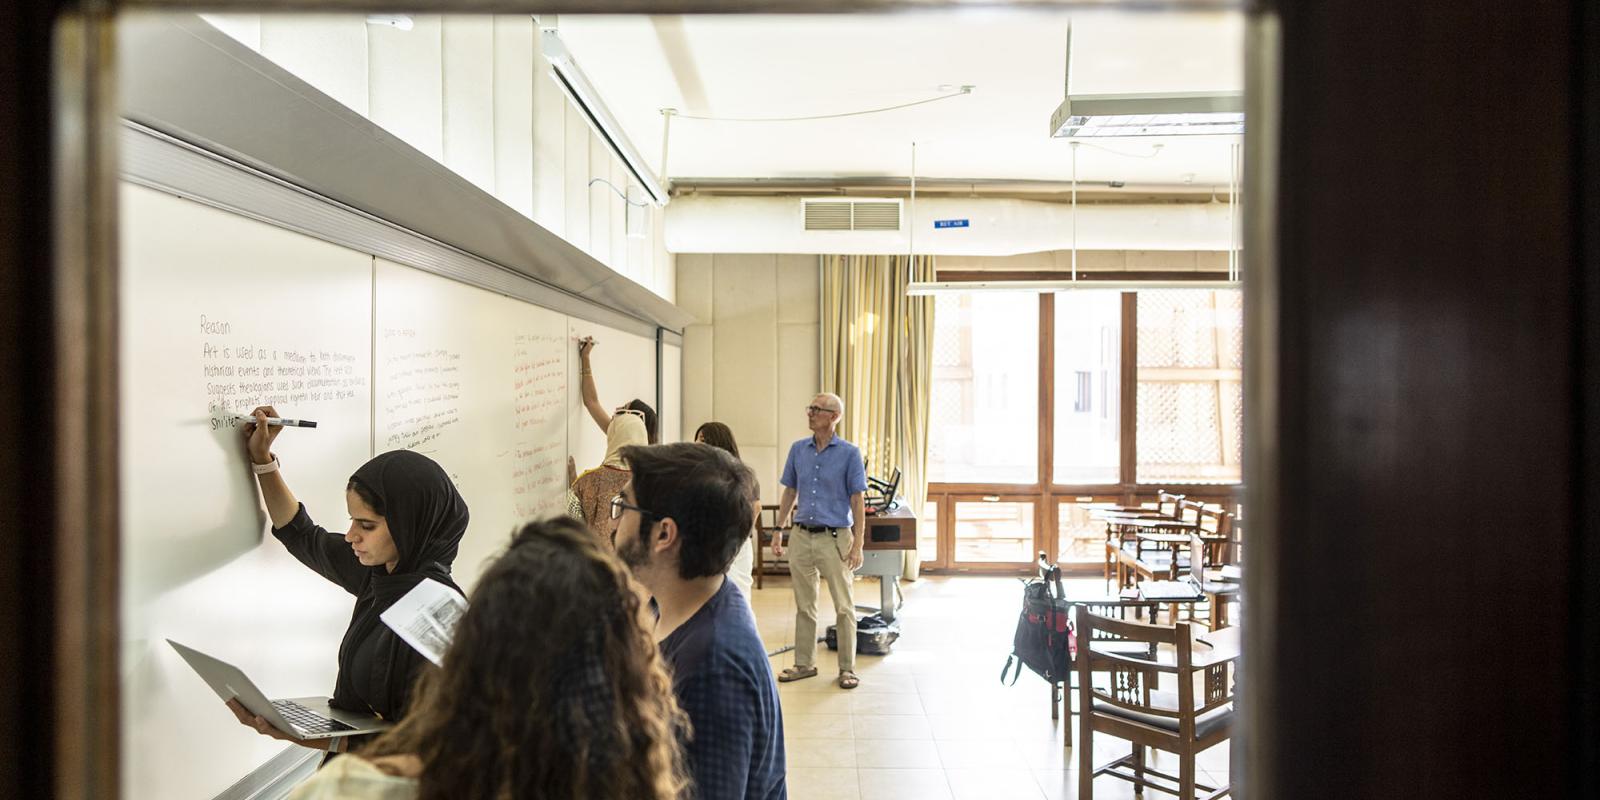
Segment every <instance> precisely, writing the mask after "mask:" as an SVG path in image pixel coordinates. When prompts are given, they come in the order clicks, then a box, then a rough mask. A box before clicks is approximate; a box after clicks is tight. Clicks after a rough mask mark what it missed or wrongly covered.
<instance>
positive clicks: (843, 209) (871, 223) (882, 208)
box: [800, 198, 900, 231]
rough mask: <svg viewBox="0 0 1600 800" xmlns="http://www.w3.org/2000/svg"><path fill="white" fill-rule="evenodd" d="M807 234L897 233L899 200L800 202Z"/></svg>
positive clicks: (898, 226)
mask: <svg viewBox="0 0 1600 800" xmlns="http://www.w3.org/2000/svg"><path fill="white" fill-rule="evenodd" d="M800 206H801V208H802V209H803V210H804V212H805V229H806V230H808V231H897V230H900V201H899V200H835V199H832V198H829V199H826V200H801V201H800Z"/></svg>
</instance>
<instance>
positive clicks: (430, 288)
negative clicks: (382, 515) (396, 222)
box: [373, 259, 568, 591]
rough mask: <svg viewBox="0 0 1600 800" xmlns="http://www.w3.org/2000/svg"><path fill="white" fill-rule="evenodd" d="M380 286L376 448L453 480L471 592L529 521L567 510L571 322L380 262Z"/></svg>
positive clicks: (458, 566)
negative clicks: (431, 465) (406, 455)
mask: <svg viewBox="0 0 1600 800" xmlns="http://www.w3.org/2000/svg"><path fill="white" fill-rule="evenodd" d="M375 280H376V287H377V288H376V293H375V295H374V296H375V298H376V308H377V312H376V313H377V324H376V328H375V330H376V338H375V350H374V357H373V368H374V387H375V391H374V396H375V405H374V410H373V430H374V436H375V449H376V451H377V452H380V453H381V452H385V451H388V450H399V449H410V450H416V451H417V452H419V453H422V454H424V455H426V456H428V457H429V458H432V459H433V460H435V461H437V462H439V464H440V465H441V466H443V467H444V468H445V471H446V472H448V473H450V477H451V479H452V480H454V481H455V483H456V488H457V490H459V491H460V492H461V495H462V497H464V498H465V499H466V501H467V508H468V510H469V512H470V514H471V521H470V523H469V524H468V527H467V535H466V537H465V538H464V539H463V540H462V542H461V550H460V552H459V554H458V555H457V557H456V563H455V568H454V574H455V578H456V580H457V582H459V583H460V584H461V586H462V588H463V589H468V590H469V591H470V587H471V586H472V585H473V584H474V583H475V582H476V581H477V577H478V575H479V574H480V573H481V571H482V570H483V568H484V566H485V565H486V563H487V562H488V561H489V560H490V559H491V558H493V556H494V555H496V554H497V553H498V552H499V551H500V550H501V549H502V548H503V547H504V546H505V544H506V542H507V541H508V540H509V536H510V534H511V533H512V531H513V529H514V528H515V527H516V525H517V524H518V523H519V522H520V521H522V520H524V519H527V518H531V517H545V516H550V515H552V514H557V513H561V512H562V511H563V510H564V509H565V502H564V501H565V497H566V486H565V475H566V456H567V420H566V413H565V407H566V398H567V349H568V348H567V339H566V332H567V317H566V316H565V315H563V314H559V313H556V312H554V311H549V310H546V309H543V308H539V307H537V306H533V305H529V304H527V303H523V302H521V301H519V300H514V299H511V298H507V297H503V296H501V295H497V294H494V293H491V292H487V291H484V290H482V289H477V288H474V287H471V286H466V285H464V284H460V283H456V282H454V281H450V280H447V279H444V278H440V277H438V276H435V275H431V274H428V273H425V272H421V271H419V270H415V269H411V268H410V267H405V266H402V265H399V264H394V263H390V262H388V261H385V260H383V259H378V260H377V270H376V275H375Z"/></svg>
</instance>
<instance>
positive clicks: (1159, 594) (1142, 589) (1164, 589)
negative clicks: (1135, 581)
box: [1139, 581, 1200, 600]
mask: <svg viewBox="0 0 1600 800" xmlns="http://www.w3.org/2000/svg"><path fill="white" fill-rule="evenodd" d="M1139 593H1140V594H1142V595H1144V599H1146V600H1185V599H1191V598H1196V597H1199V596H1200V592H1199V590H1197V589H1195V586H1194V584H1192V583H1190V582H1188V581H1145V582H1144V583H1141V584H1139Z"/></svg>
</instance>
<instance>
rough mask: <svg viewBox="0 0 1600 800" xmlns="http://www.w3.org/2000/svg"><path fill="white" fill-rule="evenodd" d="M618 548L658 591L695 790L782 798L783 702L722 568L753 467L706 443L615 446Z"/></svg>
mask: <svg viewBox="0 0 1600 800" xmlns="http://www.w3.org/2000/svg"><path fill="white" fill-rule="evenodd" d="M622 459H623V460H624V461H625V462H627V464H628V467H629V469H630V470H631V471H632V479H631V480H630V481H629V483H628V485H627V486H625V487H623V489H622V494H621V495H619V496H618V497H617V498H616V500H614V501H612V504H611V514H612V516H613V517H614V518H615V519H616V520H617V535H616V545H617V555H619V556H621V558H622V560H623V561H624V562H626V563H627V565H628V566H629V567H630V568H631V569H632V570H633V574H634V577H636V578H638V579H639V582H640V583H642V584H644V586H645V588H647V589H649V590H650V593H651V594H652V595H654V597H655V600H656V604H657V605H658V607H659V609H660V617H659V621H658V622H657V626H656V641H657V642H658V643H659V644H660V646H661V655H662V657H663V658H664V659H665V660H666V662H667V664H668V666H669V667H670V668H671V672H672V689H673V692H674V693H675V694H676V695H677V697H678V704H679V705H680V706H682V707H683V710H684V711H685V712H686V713H687V714H688V716H689V723H690V727H691V729H692V731H691V735H690V738H689V739H688V740H687V741H686V742H685V752H686V754H687V756H688V762H689V773H690V777H691V778H692V780H693V783H694V786H693V793H694V796H695V797H696V798H698V799H699V800H739V799H741V798H749V799H750V800H781V799H782V798H787V797H788V788H787V784H786V782H785V773H786V766H785V760H784V749H783V713H782V710H781V709H780V707H779V705H778V687H777V684H776V683H775V682H774V681H773V678H772V668H771V666H770V665H769V664H768V662H767V653H766V649H765V647H764V646H763V645H762V643H761V636H760V634H758V633H757V632H756V622H755V617H754V616H753V615H752V614H751V613H750V605H749V603H747V602H746V601H745V599H744V596H743V595H742V594H741V593H740V592H739V589H738V587H736V586H734V584H733V582H732V581H729V580H727V579H726V577H725V575H724V573H726V572H727V570H728V565H729V563H731V562H732V561H733V557H734V555H736V554H737V553H738V552H739V547H740V545H742V544H743V543H744V540H745V537H746V536H747V535H748V534H749V531H750V520H751V518H752V516H753V511H754V509H753V508H752V507H751V501H750V498H751V496H752V495H753V494H754V491H753V490H754V487H755V475H754V473H752V472H751V471H750V468H749V467H746V466H745V465H744V464H742V463H740V462H739V460H738V459H736V458H734V457H733V456H731V455H729V454H728V453H726V452H724V451H722V450H719V449H717V448H715V447H711V446H709V445H704V444H690V443H682V444H667V445H655V446H649V447H643V446H637V445H636V446H631V447H624V448H623V449H622Z"/></svg>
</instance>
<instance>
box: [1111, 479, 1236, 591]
mask: <svg viewBox="0 0 1600 800" xmlns="http://www.w3.org/2000/svg"><path fill="white" fill-rule="evenodd" d="M1177 499H1178V510H1177V513H1176V514H1174V515H1173V516H1172V517H1164V518H1160V519H1123V520H1117V521H1114V522H1110V521H1108V523H1107V527H1108V529H1109V528H1114V529H1115V535H1114V536H1112V537H1111V540H1108V541H1107V543H1106V544H1107V547H1108V548H1110V547H1111V545H1112V544H1113V543H1114V544H1115V545H1116V550H1115V553H1114V555H1115V557H1116V578H1117V588H1118V589H1123V588H1127V587H1129V586H1132V585H1134V584H1136V583H1138V582H1139V581H1141V580H1154V579H1156V578H1158V577H1159V578H1167V579H1170V578H1173V577H1175V576H1176V575H1177V573H1178V572H1179V571H1181V570H1183V569H1184V568H1186V567H1187V566H1188V564H1187V562H1186V561H1185V560H1184V557H1183V555H1182V554H1181V552H1180V551H1181V548H1182V546H1183V545H1186V544H1188V542H1189V534H1190V533H1193V532H1195V531H1197V530H1199V529H1200V528H1201V527H1202V525H1203V524H1204V523H1203V521H1202V517H1204V516H1205V515H1214V514H1225V513H1226V512H1224V511H1222V510H1221V509H1213V508H1209V507H1207V506H1206V505H1205V504H1204V503H1201V502H1199V501H1198V500H1189V499H1186V498H1183V497H1181V496H1179V497H1177Z"/></svg>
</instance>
